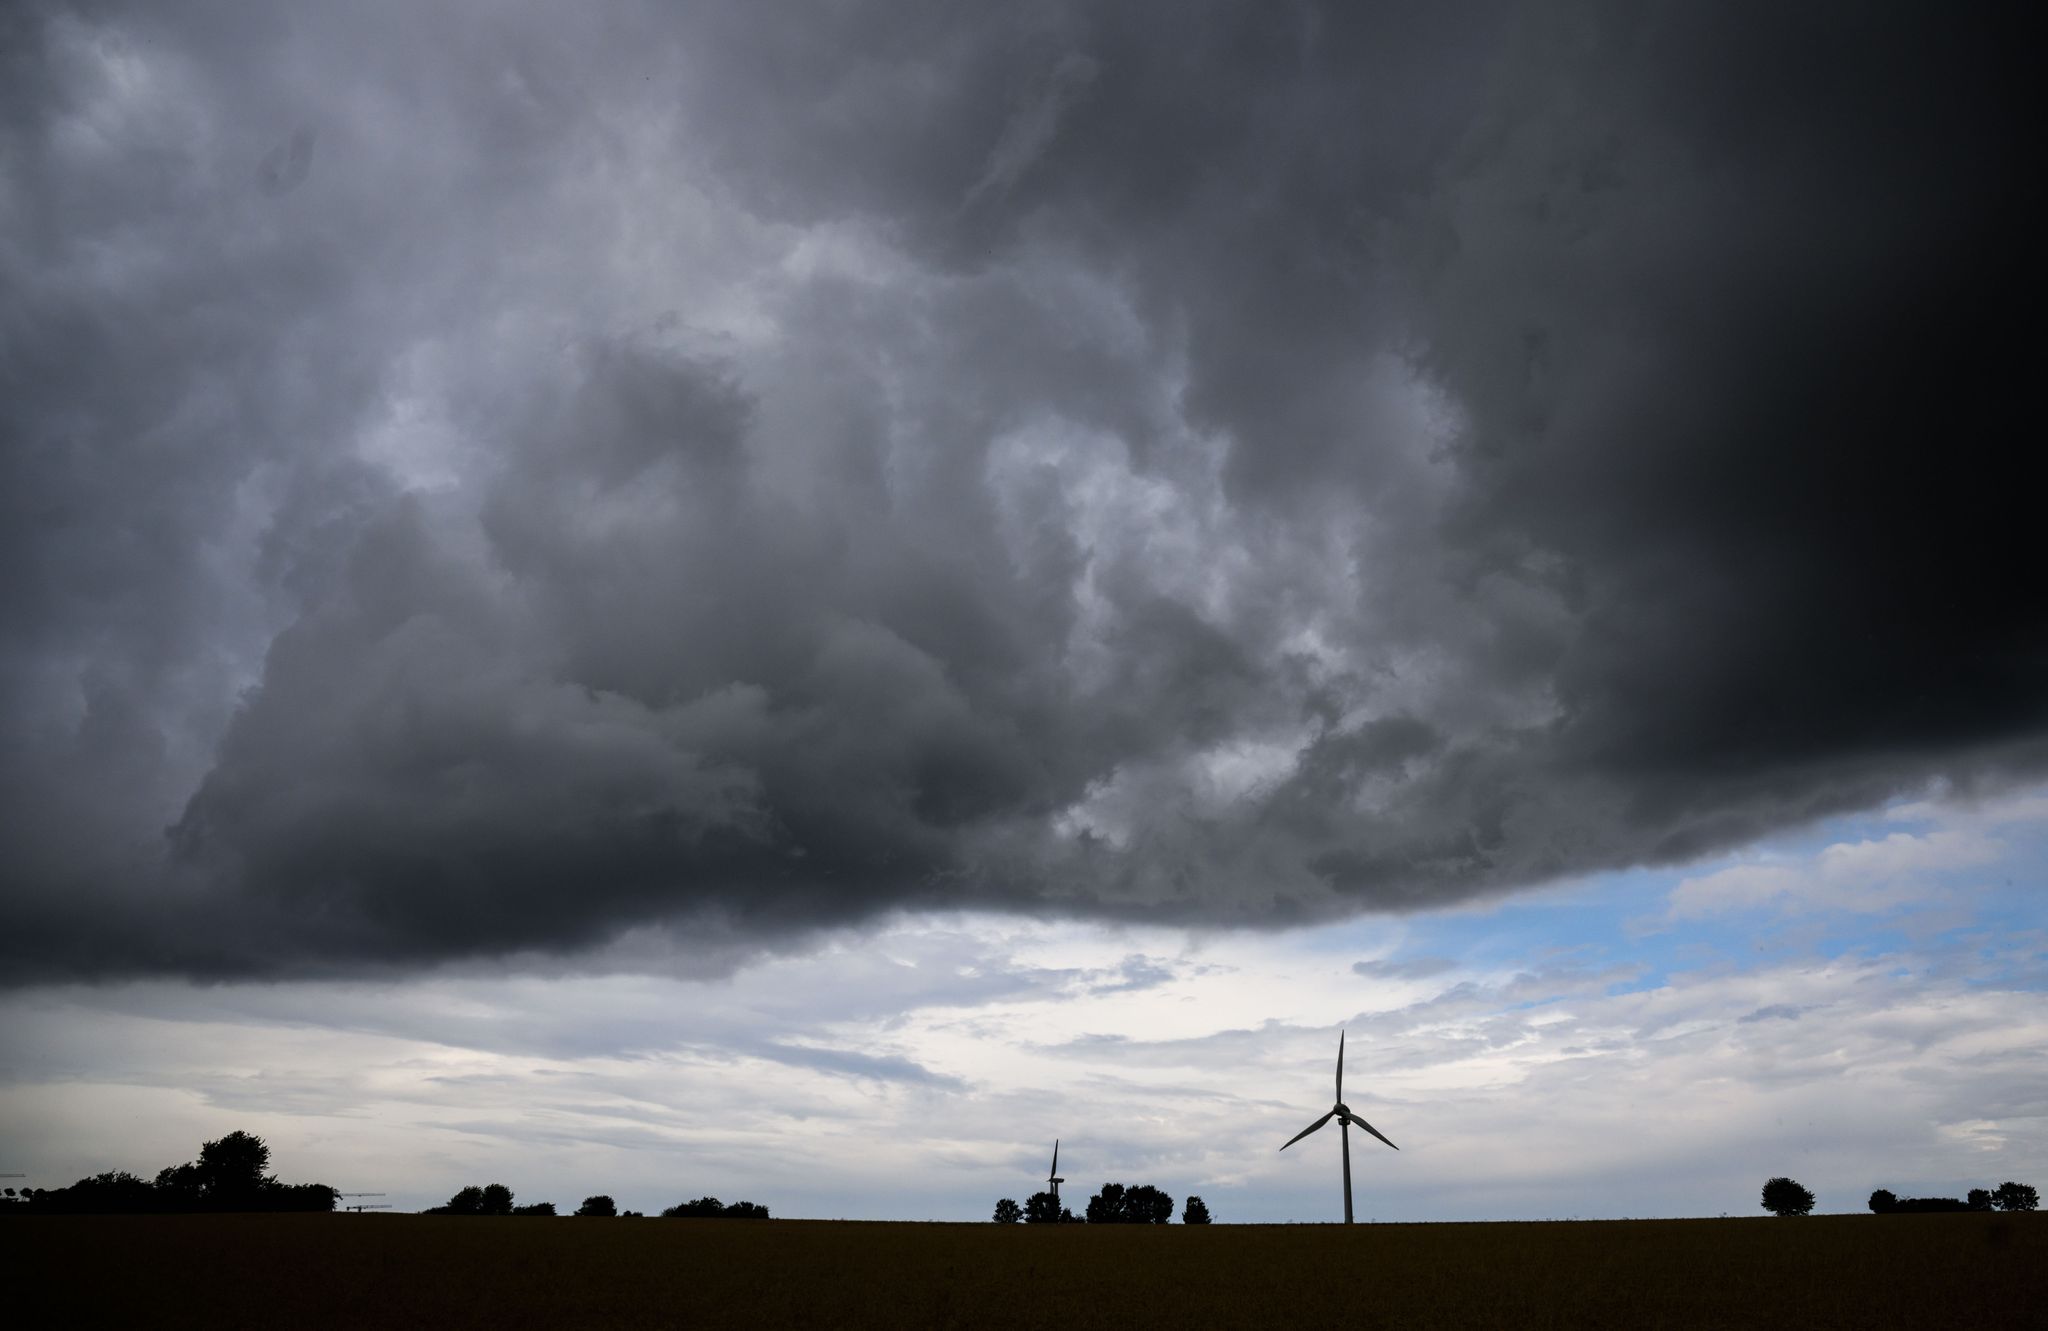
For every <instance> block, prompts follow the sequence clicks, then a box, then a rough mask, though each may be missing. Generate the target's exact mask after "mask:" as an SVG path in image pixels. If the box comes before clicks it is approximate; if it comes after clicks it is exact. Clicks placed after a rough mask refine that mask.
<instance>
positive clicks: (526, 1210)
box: [512, 1202, 555, 1215]
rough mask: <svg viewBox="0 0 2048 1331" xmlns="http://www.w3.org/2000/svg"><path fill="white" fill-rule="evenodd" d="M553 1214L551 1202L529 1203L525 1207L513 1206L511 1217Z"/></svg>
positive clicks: (553, 1205) (553, 1209)
mask: <svg viewBox="0 0 2048 1331" xmlns="http://www.w3.org/2000/svg"><path fill="white" fill-rule="evenodd" d="M554 1213H555V1204H554V1203H553V1202H531V1203H529V1204H527V1205H525V1206H515V1207H513V1208H512V1214H513V1215H553V1214H554Z"/></svg>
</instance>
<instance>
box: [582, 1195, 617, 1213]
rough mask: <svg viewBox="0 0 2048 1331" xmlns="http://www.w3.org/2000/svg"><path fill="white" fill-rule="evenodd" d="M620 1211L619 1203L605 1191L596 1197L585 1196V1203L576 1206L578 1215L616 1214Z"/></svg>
mask: <svg viewBox="0 0 2048 1331" xmlns="http://www.w3.org/2000/svg"><path fill="white" fill-rule="evenodd" d="M618 1213H619V1207H618V1203H616V1202H614V1201H613V1200H612V1199H611V1198H609V1197H607V1196H605V1195H604V1194H603V1193H599V1194H598V1195H597V1196H595V1197H585V1198H584V1199H583V1205H581V1206H579V1207H577V1208H576V1214H577V1215H611V1216H615V1215H617V1214H618Z"/></svg>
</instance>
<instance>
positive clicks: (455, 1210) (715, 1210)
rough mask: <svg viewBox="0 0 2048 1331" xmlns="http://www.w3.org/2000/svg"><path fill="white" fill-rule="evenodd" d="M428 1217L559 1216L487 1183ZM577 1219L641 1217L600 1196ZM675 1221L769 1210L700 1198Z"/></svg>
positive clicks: (680, 1207)
mask: <svg viewBox="0 0 2048 1331" xmlns="http://www.w3.org/2000/svg"><path fill="white" fill-rule="evenodd" d="M425 1214H427V1215H556V1214H558V1212H557V1211H556V1210H555V1204H554V1203H553V1202H535V1203H533V1204H532V1205H531V1206H514V1205H513V1204H512V1189H510V1188H508V1187H506V1186H505V1185H504V1184H502V1183H486V1184H484V1185H483V1186H482V1187H468V1188H463V1189H462V1190H461V1191H459V1192H457V1193H456V1194H455V1195H454V1196H453V1197H450V1198H449V1199H448V1201H447V1203H446V1204H445V1205H442V1206H430V1207H428V1208H427V1210H426V1212H425ZM572 1214H574V1215H579V1216H623V1217H639V1216H640V1212H638V1211H625V1212H621V1211H620V1210H619V1207H618V1203H617V1202H614V1201H613V1200H612V1199H611V1198H610V1197H607V1196H605V1195H604V1194H603V1193H599V1194H598V1195H597V1196H595V1197H585V1198H584V1199H583V1205H581V1206H579V1207H577V1208H576V1209H575V1211H574V1212H572ZM661 1214H662V1215H663V1216H664V1217H668V1218H671V1219H674V1218H678V1217H680V1218H685V1219H698V1220H766V1219H768V1218H769V1216H768V1208H767V1207H765V1206H763V1205H761V1204H760V1203H759V1202H721V1201H719V1200H718V1199H717V1198H716V1197H699V1198H698V1199H697V1200H696V1201H693V1202H677V1203H676V1204H675V1205H674V1206H671V1207H669V1208H668V1209H667V1210H665V1211H663V1212H662V1213H661Z"/></svg>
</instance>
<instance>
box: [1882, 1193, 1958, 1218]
mask: <svg viewBox="0 0 2048 1331" xmlns="http://www.w3.org/2000/svg"><path fill="white" fill-rule="evenodd" d="M1898 1209H1899V1211H1900V1212H1901V1213H1902V1214H1905V1215H1951V1214H1954V1213H1955V1212H1958V1211H1967V1210H1969V1209H1970V1208H1969V1205H1968V1204H1967V1203H1965V1202H1964V1201H1963V1199H1962V1198H1960V1197H1901V1198H1899V1207H1898Z"/></svg>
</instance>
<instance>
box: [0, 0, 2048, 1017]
mask: <svg viewBox="0 0 2048 1331" xmlns="http://www.w3.org/2000/svg"><path fill="white" fill-rule="evenodd" d="M1522 8H1523V7H1518V6H1487V5H1442V4H1434V5H1420V4H1417V5H1405V4H1381V5H1330V6H1319V5H1311V4H1300V5H1292V6H1277V5H1242V6H1239V5H1215V4H1210V5H1203V4H1185V5H1182V4H1177V5H1173V6H1150V7H1148V6H1142V5H1075V6H1070V7H1063V6H1046V5H1041V6H1029V7H1014V6H1010V7H1003V6H991V7H989V8H988V9H986V10H985V11H982V12H979V13H973V12H970V11H969V8H968V7H964V6H954V5H924V4H913V3H890V4H869V5H861V4H855V5H843V6H835V7H833V8H831V9H830V10H828V11H819V12H805V11H800V10H797V9H786V8H772V9H771V8H764V7H762V6H757V5H726V6H718V5H711V6H697V7H689V8H687V9H684V8H677V9H674V10H671V8H670V7H666V6H655V5H646V6H641V5H634V4H630V3H616V4H606V5H599V6H596V7H594V8H593V9H591V10H590V11H589V12H587V13H584V12H581V11H579V14H578V15H577V16H576V17H575V18H573V19H572V18H570V17H569V16H568V15H566V14H565V13H563V12H562V11H559V10H558V9H557V8H555V7H553V6H544V5H532V6H526V7H519V6H503V5H481V4H461V3H449V4H443V5H434V6H417V5H388V6H384V5H370V6H353V7H338V6H337V7H330V6H315V5H306V6H282V7H276V8H273V9H270V10H266V11H263V12H262V13H261V14H260V15H255V16H252V14H251V13H250V12H249V11H246V10H245V9H243V8H242V7H238V6H225V5H223V6H203V5H202V6H188V7H179V8H178V9H176V10H168V9H163V8H160V7H156V6H135V7H123V6H117V5H81V6H77V7H66V6H58V5H45V6H40V7H36V6H31V7H29V8H27V9H25V10H22V9H18V10H14V11H11V13H10V17H9V18H8V19H6V20H4V22H5V23H6V24H7V35H8V40H7V41H6V43H5V46H6V51H7V54H6V56H5V57H4V58H5V60H6V68H7V71H8V73H9V75H10V77H8V78H7V79H6V80H4V84H5V89H4V91H0V107H4V110H5V120H4V123H0V153H4V166H5V169H4V172H0V180H4V181H5V184H4V185H0V219H4V235H5V245H4V248H0V283H4V286H5V290H6V291H7V293H8V299H7V300H6V301H5V302H4V305H0V321H4V322H0V342H4V346H0V352H4V359H0V376H4V382H0V390H4V400H5V401H6V403H7V406H6V409H5V416H4V424H0V429H4V453H0V469H4V474H0V495H4V501H0V502H4V505H5V510H4V511H5V518H6V521H5V524H4V526H0V542H4V548H0V553H4V555H5V557H6V564H5V568H6V573H5V583H4V598H0V624H4V626H5V630H6V632H5V636H4V646H0V703H4V724H5V726H6V744H5V757H4V759H0V781H4V794H5V798H4V801H0V819H4V822H0V832H4V838H5V844H6V847H7V851H8V866H7V887H6V899H5V917H4V919H5V927H4V929H0V936H4V937H5V939H6V940H7V941H6V953H5V955H6V960H5V973H6V974H7V975H8V976H9V977H10V978H12V979H13V980H15V981H16V982H20V981H24V980H31V979H35V978H38V977H54V976H81V975H82V976H96V975H109V974H121V973H136V972H151V971H163V972H171V973H190V974H204V975H217V974H242V973H258V974H278V975H294V974H315V973H336V972H350V971H367V970H378V969H383V968H389V967H404V966H409V965H417V964H426V963H431V962H436V961H441V960H445V959H448V958H457V957H480V958H488V957H492V956H498V955H514V954H518V955H533V954H536V953H547V952H557V953H564V952H566V953H573V952H577V951H579V950H583V949H589V948H596V947H600V946H602V945H605V944H607V943H609V942H611V941H612V940H614V939H616V938H617V937H618V936H619V935H620V934H621V932H622V931H625V930H629V929H630V930H636V931H639V932H640V933H642V934H643V935H644V936H660V937H663V938H669V939H673V940H675V942H677V943H678V944H680V945H681V946H682V947H683V948H685V949H686V950H694V951H696V952H698V953H700V954H702V955H707V956H710V955H716V956H722V957H727V958H731V957H732V956H735V955H740V954H741V953H742V952H743V950H744V949H745V948H747V947H752V946H765V945H776V944H777V943H778V942H779V941H781V940H788V939H790V938H793V937H801V936H802V935H803V934H804V933H805V932H806V931H808V930H811V929H814V928H817V927H819V926H822V925H829V924H835V923H842V922H853V921H859V920H862V919H865V918H869V917H871V916H873V915H875V914H876V913H877V912H881V911H886V910H890V909H895V908H919V907H926V906H943V907H955V906H987V907H996V908H1004V909H1017V910H1025V911H1054V912H1078V913H1083V914H1093V915H1106V916H1122V917H1141V918H1158V919H1177V920H1188V921H1209V922H1224V923H1242V924H1250V925H1267V924H1275V923H1288V922H1296V921H1302V920H1309V919H1316V918H1322V917H1326V916H1329V915H1331V914H1335V913H1340V912H1344V911H1351V910H1359V909H1392V910H1399V909H1405V908H1412V907H1417V906H1425V905H1430V904H1436V903H1440V902H1444V901H1447V900H1454V899H1457V898H1460V897H1465V896H1470V895H1474V894H1481V893H1489V892H1500V891H1505V890H1510V889H1513V888H1515V887H1518V886H1522V885H1525V884H1528V883H1532V882H1537V881H1541V880H1543V879H1546V878H1550V877H1555V876H1557V875H1561V874H1568V873H1574V872H1582V871H1587V870H1594V869H1600V868H1606V867H1612V866H1618V865H1626V864H1635V863H1645V862H1668V861H1673V860H1679V859H1684V858H1686V857H1689V856H1694V855H1698V854H1701V853H1704V852H1706V851H1709V850H1712V849H1715V848H1719V847H1724V846H1727V845H1730V844H1734V843H1737V842H1740V841H1742V840H1744V839H1747V838H1751V837H1754V836H1757V835H1759V834H1762V833H1764V832H1767V831H1770V830H1772V829H1774V828H1777V827H1782V826H1786V825H1789V824H1793V823H1796V822H1799V821H1801V820H1805V819H1810V818H1813V817H1815V816H1818V815H1821V814H1824V813H1828V812H1831V811H1836V810H1841V809H1845V808H1850V807H1854V806H1858V805H1865V804H1869V803H1871V802H1873V801H1876V800H1880V799H1883V798H1885V797H1887V796H1889V795H1892V794H1894V793H1897V792H1900V791H1904V790H1909V789H1912V788H1915V787H1917V786H1920V785H1923V784H1925V783H1926V782H1928V781H1930V780H1936V779H1945V780H1948V781H1951V782H1955V783H1959V784H1964V785H1968V784H1971V783H1979V782H1981V783H1987V784H1996V783H1997V782H1999V781H2002V780H2005V779H2007V778H2010V777H2012V776H2014V775H2016V774H2019V773H2021V772H2023V771H2028V770H2038V769H2039V767H2040V762H2041V757H2042V752H2043V744H2044V720H2048V717H2044V710H2048V709H2044V699H2048V694H2044V690H2043V689H2042V688H2041V687H2040V685H2039V679H2040V677H2041V671H2042V668H2043V665H2044V664H2048V662H2044V642H2043V633H2042V614H2041V610H2040V607H2041V606H2042V605H2043V604H2044V595H2043V593H2044V591H2048V589H2044V588H2043V587H2042V585H2041V580H2042V575H2041V571H2040V570H2041V568H2042V567H2043V564H2042V561H2041V560H2040V559H2039V558H2038V556H2037V553H2036V551H2035V549H2034V544H2035V541H2034V537H2033V535H2032V531H2033V527H2034V526H2035V525H2037V524H2036V523H2035V522H2034V521H2033V514H2032V512H2031V507H2032V500H2031V495H2030V493H2029V491H2028V490H2027V489H2026V487H2025V486H2023V485H2022V484H2021V483H2020V482H2019V478H2018V475H2017V472H2016V462H2015V459H2016V457H2017V455H2018V454H2019V452H2020V450H2021V446H2022V445H2023V443H2024V441H2025V439H2026V438H2028V437H2029V436H2028V435H2027V434H2026V433H2024V432H2025V430H2026V428H2027V426H2028V424H2029V418H2028V417H2027V416H2026V415H2025V414H2024V411H2025V406H2024V404H2025V403H2026V400H2027V397H2028V394H2027V393H2026V392H2025V387H2026V385H2027V384H2028V382H2029V379H2028V376H2029V375H2030V374H2031V373H2032V369H2033V366H2034V363H2035V361H2036V360H2037V359H2038V354H2039V344H2040V338H2039V334H2038V332H2037V330H2036V326H2035V310H2036V308H2037V305H2038V300H2039V296H2040V294H2041V281H2040V277H2041V270H2040V264H2041V260H2040V258H2039V247H2038V246H2037V245H2036V244H2035V243H2034V241H2033V239H2032V232H2033V230H2034V227H2035V219H2036V218H2037V217H2038V216H2039V205H2040V202H2041V200H2040V185H2041V182H2040V174H2039V171H2038V168H2037V167H2036V166H2035V165H2034V164H2033V162H2032V161H2031V158H2030V156H2029V153H2028V150H2027V148H2026V146H2025V144H2024V140H2023V138H2022V130H2021V127H2022V126H2024V125H2026V124H2030V123H2033V122H2034V121H2035V120H2036V119H2037V118H2038V117H2037V116H2036V115H2034V114H2033V112H2034V110H2035V109H2036V108H2034V107H2033V106H2032V102H2033V100H2034V97H2033V94H2032V92H2031V86H2032V84H2031V80H2029V79H2028V78H2027V77H2026V73H2027V71H2026V70H2025V69H2024V68H2023V61H2022V59H2021V56H2020V52H2021V51H2023V50H2024V49H2025V46H2024V43H2022V42H2020V41H2018V40H2016V39H2015V38H2014V36H2013V34H2009V33H2005V32H2001V31H2000V30H1999V28H1998V24H1997V23H1996V22H1995V21H1993V20H1992V19H1990V18H1986V17H1984V16H1982V15H1978V14H1974V13H1971V12H1968V11H1967V10H1965V9H1957V8H1955V7H1942V8H1940V9H1939V10H1938V11H1937V10H1936V9H1935V8H1934V7H1928V8H1927V9H1925V10H1924V11H1923V10H1920V9H1915V8H1912V7H1905V6H1892V7H1881V6H1880V7H1874V6H1867V5H1853V6H1840V7H1833V8H1830V7H1827V6H1808V7H1801V8H1800V9H1799V10H1798V11H1797V12H1795V13H1790V14H1788V13H1785V12H1781V9H1780V8H1779V7H1762V6H1758V7H1746V6H1741V5H1734V6H1727V5H1724V6H1714V7H1711V8H1710V9H1709V8H1699V9H1678V8H1656V9H1639V8H1637V7H1628V6H1605V5H1585V6H1578V7H1573V8H1571V9H1570V10H1569V11H1561V10H1553V11H1551V12H1548V13H1546V15H1545V16H1543V17H1541V18H1535V17H1531V16H1528V15H1524V14H1522V13H1521V12H1520V10H1521V9H1522ZM649 930H651V931H653V934H651V935H650V934H647V932H646V931H649ZM736 949H737V950H738V951H736ZM1131 978H1136V977H1131Z"/></svg>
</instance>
